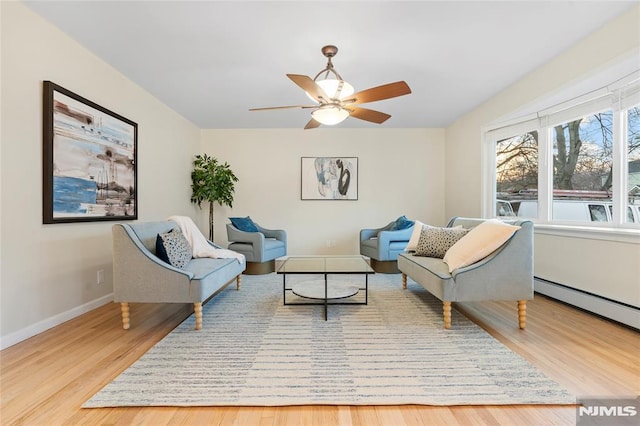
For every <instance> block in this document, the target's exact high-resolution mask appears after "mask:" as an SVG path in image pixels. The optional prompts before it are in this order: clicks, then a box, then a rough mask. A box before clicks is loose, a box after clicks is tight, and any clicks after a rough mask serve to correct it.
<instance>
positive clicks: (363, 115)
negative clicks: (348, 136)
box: [348, 107, 391, 124]
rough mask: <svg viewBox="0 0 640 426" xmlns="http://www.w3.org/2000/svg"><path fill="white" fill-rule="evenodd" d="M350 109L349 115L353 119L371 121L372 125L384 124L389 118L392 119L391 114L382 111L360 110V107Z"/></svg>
mask: <svg viewBox="0 0 640 426" xmlns="http://www.w3.org/2000/svg"><path fill="white" fill-rule="evenodd" d="M348 109H349V115H351V117H355V118H359V119H360V120H365V121H370V122H372V123H377V124H380V123H384V122H385V121H387V120H388V119H389V118H391V116H390V115H389V114H385V113H384V112H380V111H374V110H372V109H367V108H359V107H353V108H348Z"/></svg>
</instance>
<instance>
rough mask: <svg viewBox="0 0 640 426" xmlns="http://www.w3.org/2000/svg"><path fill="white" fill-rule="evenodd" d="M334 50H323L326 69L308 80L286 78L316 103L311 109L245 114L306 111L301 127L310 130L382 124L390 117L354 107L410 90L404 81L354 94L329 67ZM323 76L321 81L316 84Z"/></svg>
mask: <svg viewBox="0 0 640 426" xmlns="http://www.w3.org/2000/svg"><path fill="white" fill-rule="evenodd" d="M337 53H338V48H337V47H336V46H332V45H329V46H324V47H323V48H322V54H323V55H324V56H325V57H326V58H327V59H328V62H327V66H326V67H325V68H324V69H323V70H322V71H320V72H319V73H318V74H316V76H315V77H314V78H313V79H311V78H310V77H307V76H306V75H300V74H287V77H289V78H290V79H291V80H292V81H293V82H294V83H295V84H297V85H298V86H300V87H301V88H302V90H304V91H305V92H306V94H307V96H308V97H309V98H310V99H311V100H313V101H316V102H317V103H315V104H313V105H288V106H278V107H266V108H251V109H249V111H264V110H270V109H286V108H310V109H313V111H311V120H310V121H309V122H308V123H307V125H306V126H304V128H305V129H314V128H316V127H318V126H320V125H321V124H326V125H334V124H338V123H340V122H342V121H344V120H345V119H346V118H347V117H349V116H351V117H354V118H358V119H360V120H365V121H370V122H372V123H377V124H380V123H384V122H385V121H386V120H387V119H389V118H390V117H391V116H390V115H389V114H385V113H384V112H380V111H374V110H372V109H367V108H362V107H360V106H358V105H360V104H364V103H367V102H375V101H381V100H383V99H389V98H395V97H397V96H403V95H408V94H409V93H411V89H410V88H409V86H408V85H407V83H406V82H404V81H396V82H395V83H389V84H384V85H382V86H377V87H372V88H370V89H366V90H362V91H360V92H357V93H354V89H353V86H351V85H350V84H349V83H347V82H346V81H344V79H343V78H342V76H340V74H338V72H337V71H336V70H335V68H334V67H333V63H332V62H331V58H333V57H334V56H336V54H337ZM322 75H324V78H323V79H320V80H318V78H319V77H320V76H322Z"/></svg>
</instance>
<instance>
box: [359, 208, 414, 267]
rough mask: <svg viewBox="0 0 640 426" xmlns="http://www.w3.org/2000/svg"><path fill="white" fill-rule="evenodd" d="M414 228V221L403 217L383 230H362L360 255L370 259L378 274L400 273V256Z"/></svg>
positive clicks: (382, 228)
mask: <svg viewBox="0 0 640 426" xmlns="http://www.w3.org/2000/svg"><path fill="white" fill-rule="evenodd" d="M413 226H414V222H413V221H410V220H409V219H407V218H406V217H405V216H401V217H399V218H398V219H396V220H395V221H393V222H390V223H388V224H387V225H385V226H383V227H381V228H365V229H361V230H360V254H361V255H363V256H367V257H368V258H369V259H370V262H371V267H372V268H373V270H374V271H376V272H379V273H391V274H397V273H399V272H400V271H399V270H398V263H397V259H398V254H400V253H402V252H403V251H404V249H405V248H406V247H407V244H408V243H409V239H411V233H412V232H413ZM398 227H402V228H403V229H397V228H398Z"/></svg>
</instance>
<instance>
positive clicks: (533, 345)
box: [0, 275, 640, 426]
mask: <svg viewBox="0 0 640 426" xmlns="http://www.w3.org/2000/svg"><path fill="white" fill-rule="evenodd" d="M274 285H279V284H277V283H274ZM400 286H401V283H400V276H399V275H398V291H402V290H401V289H400ZM229 289H231V288H229ZM527 307H528V309H527V311H528V318H527V329H526V330H525V331H521V330H519V329H518V326H517V306H516V303H515V302H513V303H502V302H489V303H474V304H464V305H462V304H458V305H455V304H454V308H455V309H458V310H459V311H461V312H463V313H464V314H465V315H467V316H468V317H470V318H471V319H472V320H473V321H475V322H476V323H478V324H480V325H481V326H482V327H483V328H485V329H486V330H487V331H488V332H489V333H491V334H492V335H493V336H494V337H496V338H497V339H498V340H500V341H501V342H502V343H503V344H505V345H506V346H508V347H509V348H511V349H512V350H513V351H515V352H517V353H519V354H520V355H522V356H523V357H524V358H525V359H527V360H528V361H529V362H531V363H532V364H533V365H535V366H537V367H538V368H539V369H540V370H542V371H543V372H544V373H545V374H547V375H548V376H549V377H551V378H553V379H555V380H556V381H558V382H559V383H561V384H562V385H564V386H565V387H566V388H567V389H568V390H569V391H570V392H572V393H574V394H575V395H577V396H579V397H587V396H599V397H601V396H634V395H638V394H640V355H639V354H640V333H638V332H637V331H633V330H631V329H628V328H625V327H623V326H620V325H617V324H615V323H612V322H609V321H607V320H604V319H601V318H598V317H596V316H593V315H590V314H588V313H585V312H582V311H580V310H577V309H574V308H571V307H569V306H566V305H564V304H561V303H558V302H555V301H553V300H551V299H547V298H545V297H543V296H540V295H536V297H535V300H533V301H529V303H528V306H527ZM190 310H191V308H190V307H189V306H187V305H167V304H164V305H161V304H132V305H131V329H130V330H128V331H125V330H123V329H122V328H121V323H120V310H119V306H118V305H116V304H109V305H106V306H103V307H101V308H98V309H96V310H94V311H92V312H90V313H88V314H86V315H83V316H82V317H79V318H76V319H74V320H72V321H69V322H67V323H65V324H62V325H60V326H58V327H56V328H54V329H52V330H49V331H47V332H45V333H42V334H40V335H38V336H35V337H33V338H31V339H29V340H26V341H24V342H22V343H19V344H17V345H15V346H12V347H10V348H7V349H5V350H4V351H2V352H0V363H1V382H0V391H1V399H2V405H1V411H0V423H1V424H2V425H14V424H16V425H20V424H24V425H59V424H68V425H79V424H87V425H129V424H143V425H144V424H148V425H164V424H181V425H259V426H268V425H362V426H365V425H366V426H372V425H393V426H401V425H536V426H537V425H573V424H575V418H576V417H575V407H573V406H506V407H505V406H461V407H460V406H458V407H456V406H454V407H430V406H415V405H408V406H300V407H222V408H211V407H200V408H176V407H165V408H104V409H81V408H80V406H81V405H82V404H83V403H84V401H85V400H87V399H88V398H89V397H90V396H92V395H93V394H94V393H95V392H97V391H98V390H100V389H101V388H102V387H103V386H104V385H106V384H107V383H109V382H110V381H111V380H112V379H113V378H115V377H116V376H117V375H118V374H119V373H120V372H122V371H123V370H124V369H126V368H127V367H128V366H129V365H130V364H131V363H133V362H134V361H135V360H136V359H138V358H139V357H140V356H141V355H142V354H143V353H144V352H145V351H147V350H148V349H149V348H150V347H151V346H152V345H153V344H155V343H156V342H157V341H158V340H160V339H161V338H162V337H164V336H165V335H166V334H167V333H169V332H170V331H171V330H172V329H173V328H174V327H176V326H177V325H178V324H179V323H180V322H181V321H183V320H184V319H185V318H186V317H187V316H188V315H189V314H190V313H191V312H190ZM204 326H205V327H207V324H204Z"/></svg>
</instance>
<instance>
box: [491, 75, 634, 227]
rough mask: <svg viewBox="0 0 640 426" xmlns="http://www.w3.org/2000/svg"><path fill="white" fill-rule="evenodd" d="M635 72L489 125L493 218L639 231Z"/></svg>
mask: <svg viewBox="0 0 640 426" xmlns="http://www.w3.org/2000/svg"><path fill="white" fill-rule="evenodd" d="M632 77H633V78H626V80H625V81H626V82H624V85H622V84H618V83H619V82H616V83H615V84H614V85H613V86H616V85H617V86H616V88H615V89H609V88H608V87H607V88H602V89H600V90H598V91H596V92H592V93H589V94H587V95H585V96H583V97H580V98H576V100H575V101H569V102H566V103H564V104H562V105H559V106H556V107H553V108H549V109H548V110H546V111H541V112H538V113H536V114H535V117H532V116H529V117H528V118H523V119H522V120H517V119H516V120H512V121H511V123H509V124H506V125H502V126H496V127H494V128H492V129H490V130H487V131H486V132H485V144H486V145H485V151H484V153H485V154H486V157H485V158H487V161H485V163H484V164H485V170H486V175H485V176H486V177H487V179H486V180H485V182H488V183H491V184H492V187H488V186H487V187H485V189H486V191H485V194H487V195H489V197H485V201H484V213H485V215H492V216H494V217H500V216H518V217H523V218H530V219H535V220H536V221H537V222H539V223H556V224H565V225H584V224H593V225H597V226H598V227H600V228H602V227H620V226H627V227H635V228H638V227H639V226H640V103H639V100H640V71H637V72H636V73H635V74H633V76H632ZM628 81H631V83H628Z"/></svg>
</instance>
